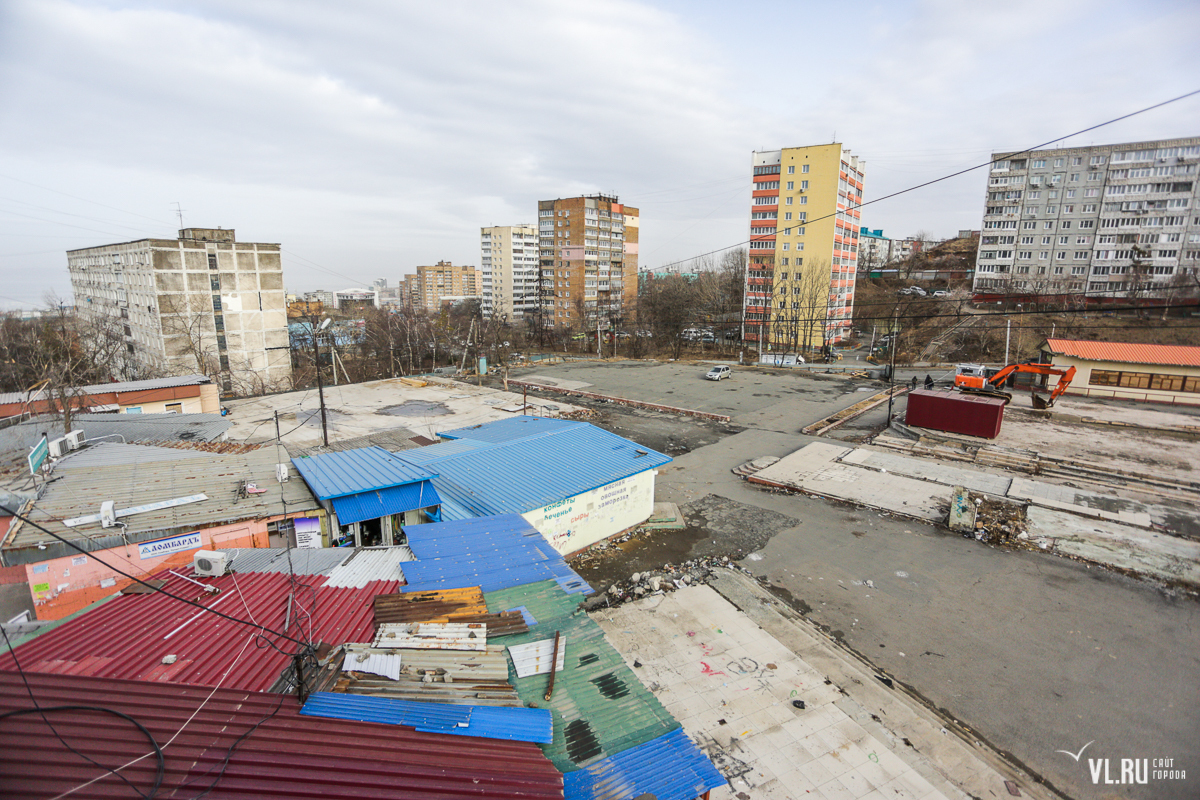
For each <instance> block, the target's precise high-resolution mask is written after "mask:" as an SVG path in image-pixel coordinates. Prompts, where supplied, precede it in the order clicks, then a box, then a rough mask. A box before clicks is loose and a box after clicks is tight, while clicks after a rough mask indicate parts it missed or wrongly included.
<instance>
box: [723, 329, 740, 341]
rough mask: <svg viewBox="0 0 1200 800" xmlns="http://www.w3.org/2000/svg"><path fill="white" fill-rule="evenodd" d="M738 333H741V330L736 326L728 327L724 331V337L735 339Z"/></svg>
mask: <svg viewBox="0 0 1200 800" xmlns="http://www.w3.org/2000/svg"><path fill="white" fill-rule="evenodd" d="M740 335H741V332H740V331H738V329H737V328H730V329H729V330H727V331H725V338H726V339H736V338H738V336H740Z"/></svg>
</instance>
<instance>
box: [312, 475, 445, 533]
mask: <svg viewBox="0 0 1200 800" xmlns="http://www.w3.org/2000/svg"><path fill="white" fill-rule="evenodd" d="M441 502H442V498H440V497H438V493H437V490H436V489H434V488H433V484H432V483H430V482H429V481H417V482H416V483H409V484H405V485H404V486H392V487H389V488H387V489H376V490H375V491H373V492H363V493H361V494H351V495H346V496H345V497H335V498H333V510H334V511H336V512H337V518H338V522H339V523H340V524H342V525H349V524H350V523H351V522H362V521H363V520H364V519H377V518H379V517H382V516H386V515H388V514H403V513H404V512H405V511H412V510H414V509H417V508H428V507H429V506H436V505H441Z"/></svg>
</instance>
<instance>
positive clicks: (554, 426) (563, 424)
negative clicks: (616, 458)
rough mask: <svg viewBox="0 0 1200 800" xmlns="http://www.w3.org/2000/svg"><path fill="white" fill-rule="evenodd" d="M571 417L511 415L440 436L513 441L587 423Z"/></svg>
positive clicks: (487, 440) (442, 433)
mask: <svg viewBox="0 0 1200 800" xmlns="http://www.w3.org/2000/svg"><path fill="white" fill-rule="evenodd" d="M587 424H588V423H586V422H577V421H575V420H570V419H551V418H550V417H529V416H522V417H511V418H509V419H502V420H498V421H496V422H488V423H484V424H482V425H472V426H470V427H468V428H455V429H454V430H452V431H442V432H441V433H439V434H438V436H440V437H442V438H443V439H470V440H473V441H477V442H492V443H496V442H511V441H513V440H514V439H525V438H527V437H530V436H540V435H542V434H545V433H557V432H558V431H562V430H567V429H569V428H578V427H580V426H583V425H587Z"/></svg>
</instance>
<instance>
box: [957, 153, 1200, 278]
mask: <svg viewBox="0 0 1200 800" xmlns="http://www.w3.org/2000/svg"><path fill="white" fill-rule="evenodd" d="M1198 163H1200V138H1191V139H1164V140H1160V141H1153V142H1132V143H1127V144H1116V145H1097V146H1094V147H1067V148H1061V149H1057V150H1030V151H1023V152H1018V153H995V154H993V156H992V166H991V173H990V175H989V176H988V187H987V202H986V205H985V208H984V215H983V230H982V233H981V235H980V239H979V251H978V258H977V260H976V266H975V281H974V290H975V292H976V293H978V294H985V295H986V294H996V295H1005V294H1020V295H1033V294H1039V295H1055V296H1066V295H1074V296H1082V295H1085V294H1086V296H1089V297H1097V298H1118V297H1161V296H1164V295H1167V294H1169V293H1170V292H1172V291H1173V290H1175V289H1176V288H1178V287H1180V286H1181V285H1184V284H1191V283H1192V276H1194V275H1196V270H1197V267H1198V266H1200V264H1198V258H1197V257H1198V256H1200V212H1197V210H1196V201H1197V196H1198V195H1197V186H1198V183H1197V175H1196V172H1197V164H1198ZM1189 288H1190V286H1189Z"/></svg>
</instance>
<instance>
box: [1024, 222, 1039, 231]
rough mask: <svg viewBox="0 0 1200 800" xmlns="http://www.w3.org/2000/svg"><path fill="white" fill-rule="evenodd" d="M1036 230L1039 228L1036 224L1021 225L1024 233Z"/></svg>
mask: <svg viewBox="0 0 1200 800" xmlns="http://www.w3.org/2000/svg"><path fill="white" fill-rule="evenodd" d="M1035 228H1037V223H1036V222H1022V223H1021V230H1023V231H1031V230H1034V229H1035Z"/></svg>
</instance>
